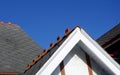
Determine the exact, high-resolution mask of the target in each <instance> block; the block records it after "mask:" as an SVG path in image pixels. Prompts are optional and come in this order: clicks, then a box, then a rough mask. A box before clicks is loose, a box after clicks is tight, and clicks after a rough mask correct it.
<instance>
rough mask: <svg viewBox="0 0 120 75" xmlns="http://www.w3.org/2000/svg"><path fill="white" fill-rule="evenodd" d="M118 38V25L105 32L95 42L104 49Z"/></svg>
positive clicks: (119, 26)
mask: <svg viewBox="0 0 120 75" xmlns="http://www.w3.org/2000/svg"><path fill="white" fill-rule="evenodd" d="M118 38H120V24H118V25H116V26H115V27H114V28H112V29H111V30H109V31H108V32H106V33H105V34H104V35H102V36H101V37H100V38H98V39H97V40H96V41H97V42H98V43H99V44H100V45H101V46H102V47H106V46H107V45H109V44H112V43H113V42H114V41H115V40H117V39H118Z"/></svg>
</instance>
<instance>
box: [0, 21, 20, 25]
mask: <svg viewBox="0 0 120 75" xmlns="http://www.w3.org/2000/svg"><path fill="white" fill-rule="evenodd" d="M0 25H5V26H18V25H17V24H12V22H10V21H9V22H7V23H4V22H3V21H0Z"/></svg>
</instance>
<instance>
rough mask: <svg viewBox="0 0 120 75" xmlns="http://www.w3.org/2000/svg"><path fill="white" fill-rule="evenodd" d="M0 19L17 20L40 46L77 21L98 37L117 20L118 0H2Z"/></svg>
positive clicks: (52, 39) (118, 11)
mask: <svg viewBox="0 0 120 75" xmlns="http://www.w3.org/2000/svg"><path fill="white" fill-rule="evenodd" d="M0 21H4V22H9V21H10V22H12V23H13V24H18V25H19V26H20V27H21V28H22V29H23V30H24V31H25V32H26V33H27V34H28V35H29V36H30V37H31V38H32V39H33V40H34V41H36V42H37V43H38V44H39V45H40V46H41V47H42V48H48V47H49V43H51V42H53V43H54V42H56V38H57V36H61V37H62V36H63V35H64V30H65V29H66V28H70V29H73V28H74V27H75V26H76V25H80V27H82V28H83V29H84V30H85V31H86V32H87V33H88V34H89V35H90V36H91V37H92V38H93V39H97V38H98V37H100V36H101V35H102V34H104V33H105V32H107V31H108V30H109V29H111V28H112V27H114V26H115V25H116V24H118V23H119V22H120V0H1V1H0Z"/></svg>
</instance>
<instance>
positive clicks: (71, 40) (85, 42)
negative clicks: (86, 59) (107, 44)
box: [36, 27, 120, 75]
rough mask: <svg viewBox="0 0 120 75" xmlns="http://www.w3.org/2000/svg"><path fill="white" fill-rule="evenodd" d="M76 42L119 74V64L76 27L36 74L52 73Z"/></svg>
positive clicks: (112, 71) (48, 74)
mask: <svg viewBox="0 0 120 75" xmlns="http://www.w3.org/2000/svg"><path fill="white" fill-rule="evenodd" d="M77 43H78V44H79V45H80V47H82V48H83V50H85V52H87V53H88V54H89V55H90V56H91V57H92V58H93V59H95V60H96V61H97V62H99V63H100V64H101V65H102V66H103V67H104V68H105V69H106V70H108V71H110V72H111V73H113V74H116V75H117V74H120V66H119V65H118V64H117V63H116V62H115V61H114V60H113V59H112V58H111V57H110V56H109V55H108V54H107V53H106V52H105V51H104V50H103V49H102V48H101V47H100V46H99V45H98V44H97V43H96V42H95V41H94V40H93V39H92V38H90V36H89V35H88V34H87V33H86V32H85V31H84V30H83V29H81V28H79V27H76V28H75V30H74V31H73V32H72V33H71V34H70V35H69V36H68V37H67V39H66V40H65V41H64V42H63V43H62V44H61V45H60V47H59V48H58V49H57V50H56V51H55V53H54V54H53V55H52V56H51V57H50V58H49V59H48V61H47V62H46V63H45V64H44V65H43V67H42V68H41V69H40V70H39V71H38V72H37V73H36V75H50V74H52V72H53V71H54V70H55V69H56V67H57V66H58V65H59V64H60V62H61V61H62V60H63V59H64V58H65V57H66V56H67V54H68V53H69V52H70V51H71V50H72V48H73V47H74V46H75V45H76V44H77Z"/></svg>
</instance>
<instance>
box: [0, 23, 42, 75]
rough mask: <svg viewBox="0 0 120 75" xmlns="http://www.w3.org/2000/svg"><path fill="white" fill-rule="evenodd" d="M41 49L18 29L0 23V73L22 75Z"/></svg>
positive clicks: (14, 26)
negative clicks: (20, 74)
mask: <svg viewBox="0 0 120 75" xmlns="http://www.w3.org/2000/svg"><path fill="white" fill-rule="evenodd" d="M41 52H42V49H41V48H40V47H39V46H38V45H37V44H36V43H35V42H34V41H33V40H32V39H31V38H30V37H29V36H28V35H27V34H26V33H25V32H24V31H23V30H22V29H21V28H20V27H19V26H16V25H14V24H11V23H8V24H4V23H3V22H0V72H18V73H23V72H24V70H25V67H26V64H27V63H30V62H31V60H32V59H33V58H35V57H36V56H37V55H38V54H39V53H41Z"/></svg>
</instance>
